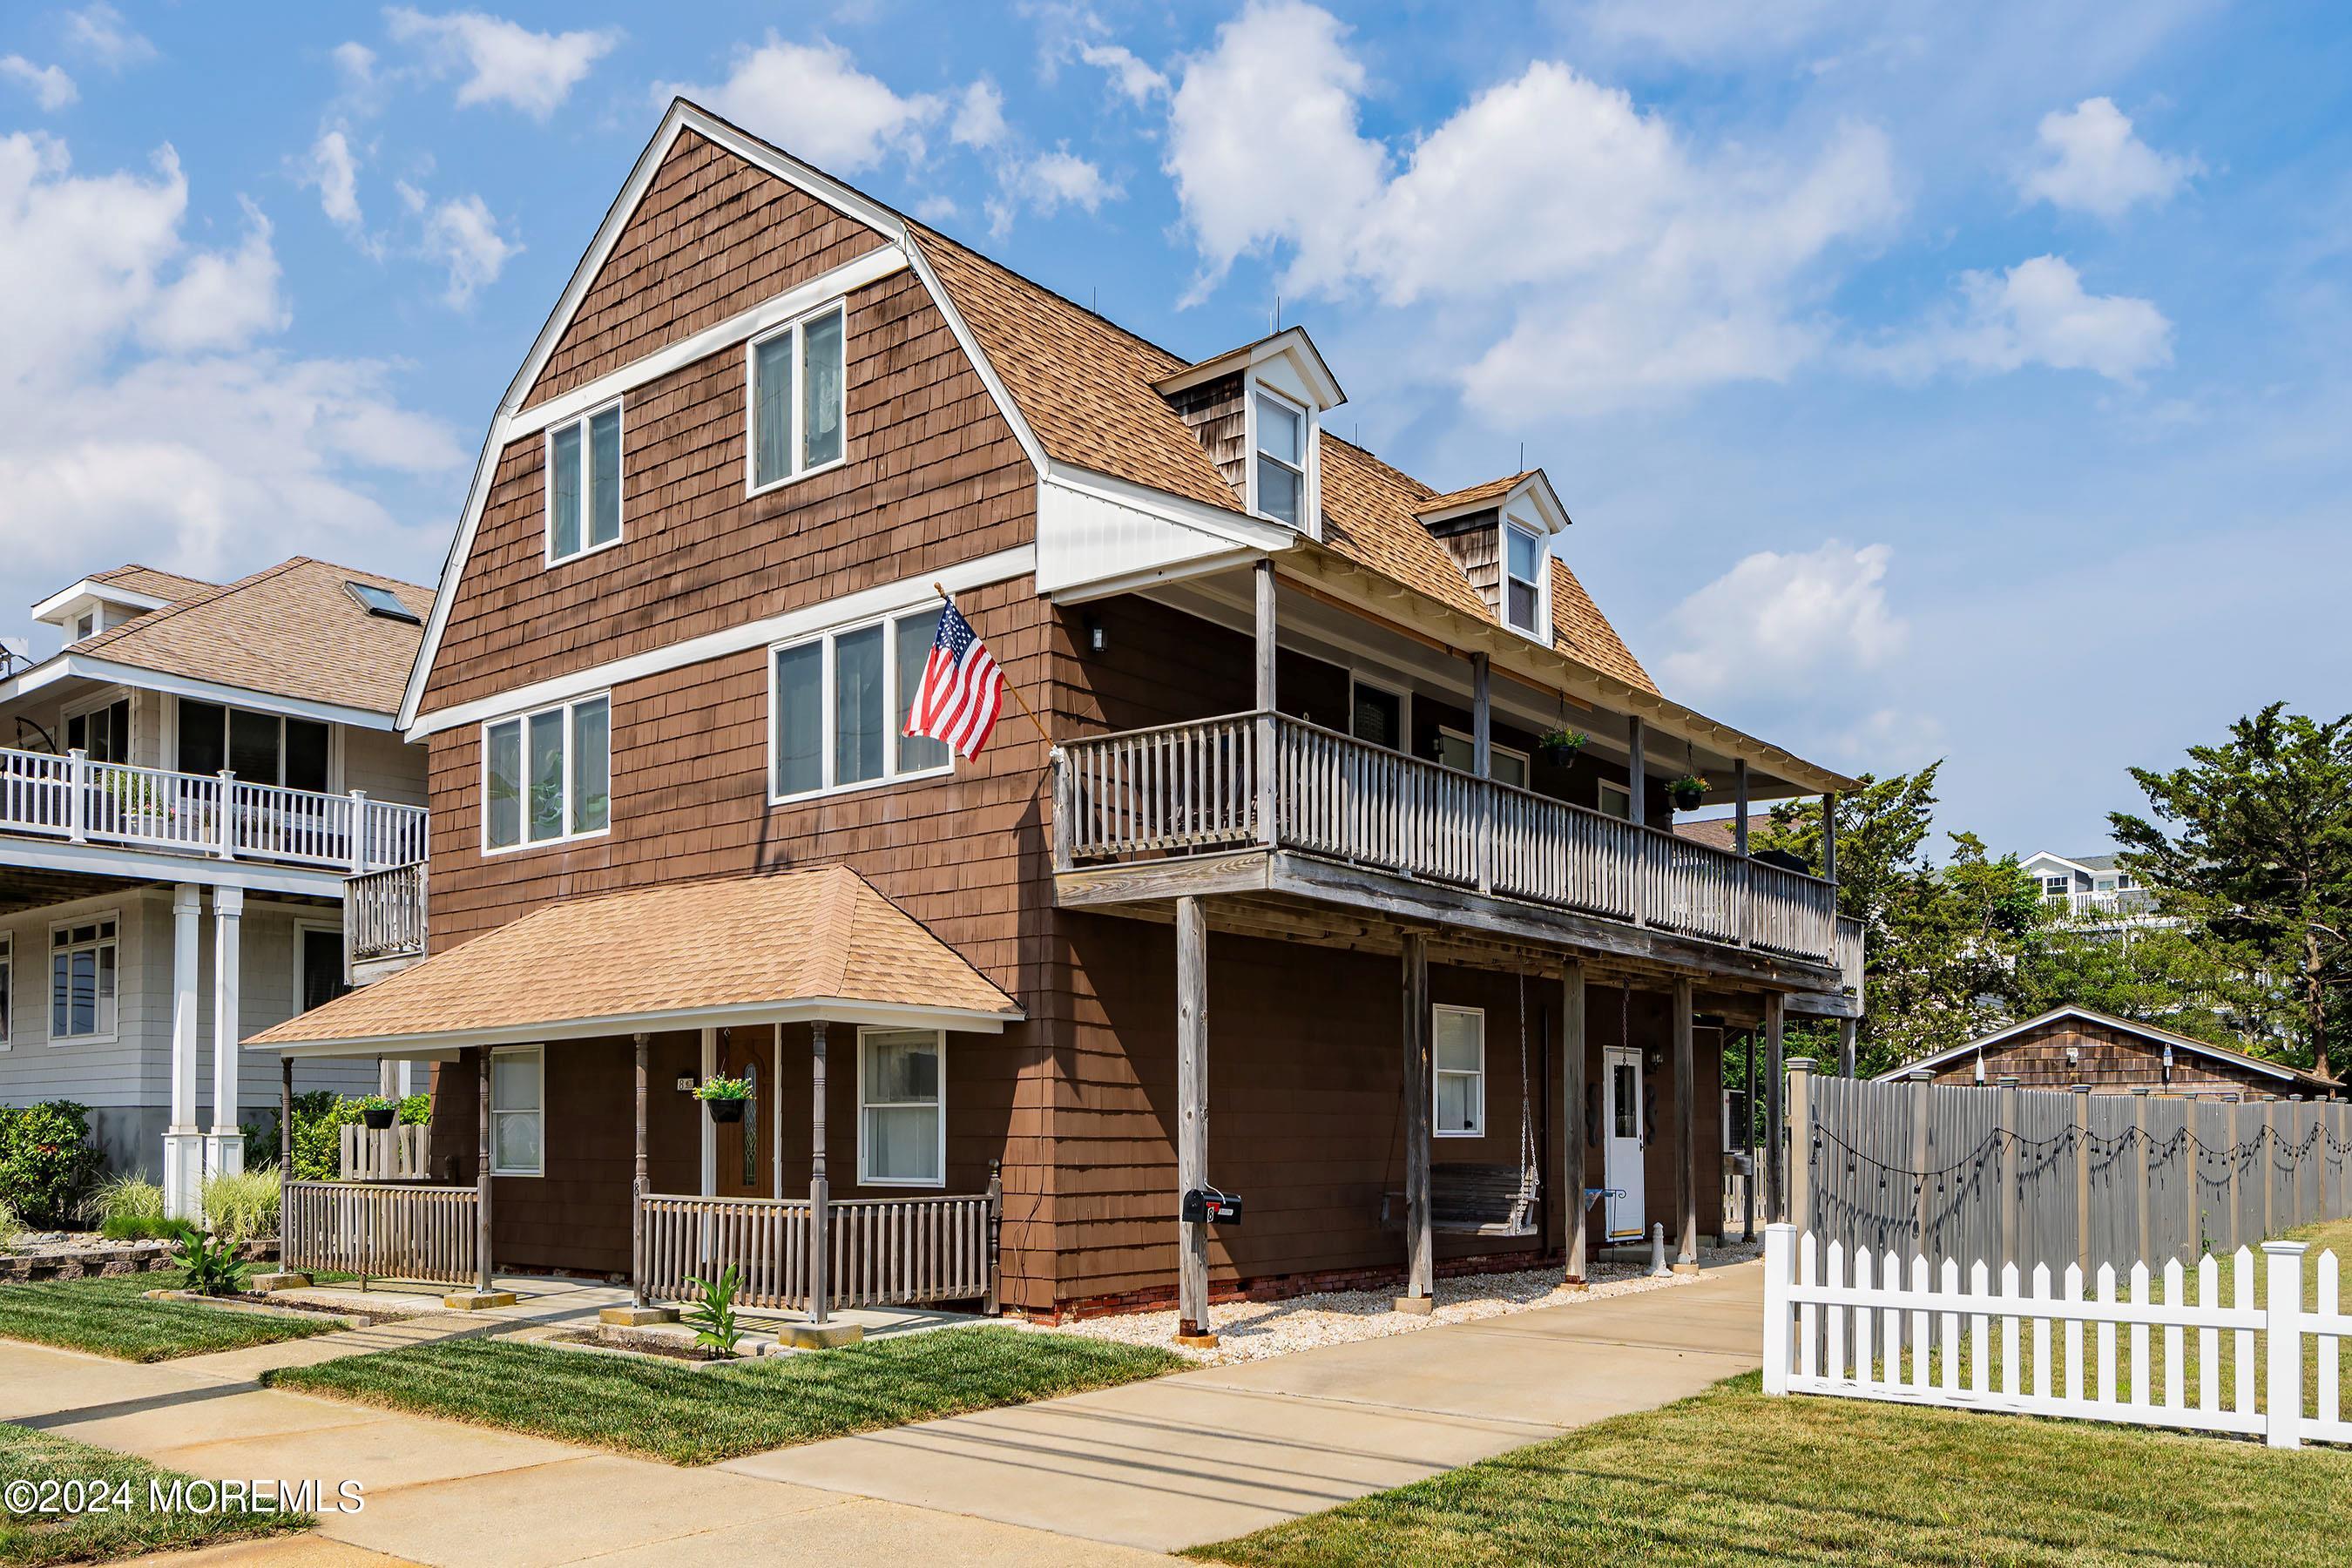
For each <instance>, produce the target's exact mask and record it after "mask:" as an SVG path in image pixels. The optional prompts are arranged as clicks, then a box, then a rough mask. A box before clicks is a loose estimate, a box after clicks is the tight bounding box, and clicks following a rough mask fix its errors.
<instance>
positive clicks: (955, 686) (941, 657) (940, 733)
mask: <svg viewBox="0 0 2352 1568" xmlns="http://www.w3.org/2000/svg"><path fill="white" fill-rule="evenodd" d="M1003 706H1004V672H1003V670H1001V669H999V668H996V660H995V659H994V658H991V657H990V655H989V651H988V645H987V644H986V643H984V642H982V641H981V640H980V634H979V633H978V632H975V631H973V630H972V629H971V622H970V621H967V620H965V619H964V618H963V616H962V615H961V613H959V612H958V611H957V609H956V607H955V601H954V600H952V599H950V600H949V601H948V605H947V608H945V609H943V610H941V611H940V631H939V636H937V637H933V638H932V639H931V657H930V658H928V659H926V660H924V661H923V683H922V685H920V686H919V687H918V688H916V689H915V702H914V706H913V707H911V708H909V709H908V710H907V733H908V734H909V735H928V736H929V737H930V738H931V739H932V740H934V741H944V742H947V747H948V750H950V751H951V752H957V753H958V754H960V755H961V756H964V757H971V756H975V755H977V754H978V753H979V752H980V749H981V748H982V746H985V745H986V744H988V732H989V731H992V730H993V729H995V728H996V715H997V713H998V711H999V710H1001V709H1002V708H1003Z"/></svg>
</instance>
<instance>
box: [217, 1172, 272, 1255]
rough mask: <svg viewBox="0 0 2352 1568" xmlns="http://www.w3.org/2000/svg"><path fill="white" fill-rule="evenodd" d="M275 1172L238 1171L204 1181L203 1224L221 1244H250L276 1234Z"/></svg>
mask: <svg viewBox="0 0 2352 1568" xmlns="http://www.w3.org/2000/svg"><path fill="white" fill-rule="evenodd" d="M281 1190H282V1189H281V1187H280V1185H279V1184H278V1168H277V1167H276V1166H274V1165H271V1166H266V1167H264V1168H263V1169H261V1170H258V1171H239V1172H237V1173H236V1174H235V1175H226V1176H207V1177H205V1184H204V1190H203V1192H202V1194H201V1201H202V1202H203V1204H204V1209H205V1225H207V1226H211V1227H212V1232H213V1234H214V1235H215V1236H217V1237H220V1238H221V1239H223V1240H224V1241H230V1242H238V1241H251V1240H252V1239H254V1238H255V1237H261V1236H276V1235H277V1234H278V1194H279V1193H280V1192H281Z"/></svg>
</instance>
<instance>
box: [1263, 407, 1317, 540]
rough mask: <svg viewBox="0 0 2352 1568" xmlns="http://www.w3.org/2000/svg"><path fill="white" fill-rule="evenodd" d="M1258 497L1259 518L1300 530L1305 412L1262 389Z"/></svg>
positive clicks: (1304, 487) (1304, 491)
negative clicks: (1270, 519)
mask: <svg viewBox="0 0 2352 1568" xmlns="http://www.w3.org/2000/svg"><path fill="white" fill-rule="evenodd" d="M1255 478H1256V481H1257V495H1256V498H1255V506H1254V507H1253V508H1252V509H1251V510H1255V512H1257V514H1258V515H1259V516H1261V517H1269V518H1272V519H1273V520H1274V521H1276V522H1280V523H1286V524H1288V525H1289V526H1290V527H1292V528H1297V527H1298V526H1299V521H1298V520H1299V514H1300V511H1301V510H1302V507H1301V502H1302V501H1303V500H1304V499H1305V497H1306V494H1307V410H1305V409H1304V408H1301V407H1300V406H1298V405H1297V404H1295V403H1293V402H1291V401H1290V400H1289V399H1288V398H1286V397H1278V396H1276V395H1275V394H1273V393H1271V392H1268V391H1266V390H1265V388H1264V387H1260V388H1258V392H1257V471H1256V475H1255Z"/></svg>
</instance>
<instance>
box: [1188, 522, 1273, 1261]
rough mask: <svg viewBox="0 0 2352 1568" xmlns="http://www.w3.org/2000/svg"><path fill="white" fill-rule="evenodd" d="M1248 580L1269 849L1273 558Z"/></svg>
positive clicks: (1261, 824)
mask: <svg viewBox="0 0 2352 1568" xmlns="http://www.w3.org/2000/svg"><path fill="white" fill-rule="evenodd" d="M1250 576H1251V583H1252V586H1253V588H1254V589H1255V595H1256V602H1255V610H1256V616H1255V626H1254V633H1255V637H1254V642H1253V646H1252V649H1251V651H1252V653H1253V655H1254V659H1253V662H1254V664H1255V671H1256V681H1255V701H1256V704H1257V839H1258V842H1259V843H1260V844H1263V845H1265V846H1266V847H1268V848H1271V847H1274V845H1275V844H1276V841H1277V840H1278V839H1279V837H1280V831H1279V829H1280V823H1279V819H1278V816H1277V812H1276V801H1275V772H1276V770H1275V761H1274V734H1275V730H1274V705H1275V698H1276V691H1275V680H1274V670H1275V652H1276V620H1275V602H1274V561H1273V558H1272V557H1270V556H1269V557H1267V558H1266V559H1265V560H1262V561H1260V562H1258V563H1257V565H1256V567H1255V569H1254V570H1253V571H1252V572H1251V574H1250ZM1204 1299H1205V1298H1204Z"/></svg>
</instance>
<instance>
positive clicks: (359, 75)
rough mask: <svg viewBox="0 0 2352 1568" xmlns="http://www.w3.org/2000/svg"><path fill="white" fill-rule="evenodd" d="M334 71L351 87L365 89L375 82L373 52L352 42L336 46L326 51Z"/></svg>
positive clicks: (354, 41)
mask: <svg viewBox="0 0 2352 1568" xmlns="http://www.w3.org/2000/svg"><path fill="white" fill-rule="evenodd" d="M328 58H331V59H332V60H333V61H334V62H335V69H336V71H337V72H338V73H340V74H341V77H342V79H344V80H345V81H346V82H348V83H350V84H351V85H352V86H353V87H366V86H369V85H370V84H372V83H373V81H374V80H375V51H374V50H373V49H372V48H369V47H367V46H366V45H365V44H362V43H360V42H358V41H357V40H353V41H352V42H350V43H342V44H337V45H336V46H335V47H333V48H332V49H330V50H329V51H328Z"/></svg>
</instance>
